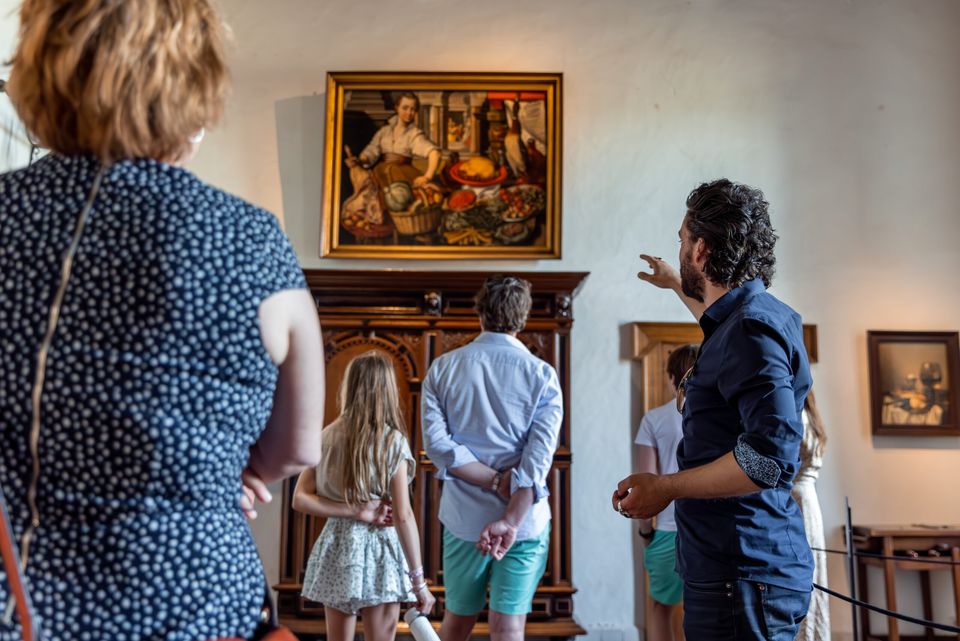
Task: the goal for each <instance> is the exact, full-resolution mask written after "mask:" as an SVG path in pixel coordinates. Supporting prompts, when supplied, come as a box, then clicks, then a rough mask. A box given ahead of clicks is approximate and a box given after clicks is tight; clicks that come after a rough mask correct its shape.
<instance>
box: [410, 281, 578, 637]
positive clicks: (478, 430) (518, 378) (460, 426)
mask: <svg viewBox="0 0 960 641" xmlns="http://www.w3.org/2000/svg"><path fill="white" fill-rule="evenodd" d="M530 306H531V297H530V283H528V282H527V281H525V280H523V279H520V278H515V277H512V276H494V277H492V278H489V279H487V281H486V282H485V283H484V285H483V288H482V289H481V290H480V292H479V293H478V294H477V297H476V305H475V309H476V311H477V314H478V315H479V316H480V326H481V328H482V329H483V333H482V334H480V336H478V337H477V338H476V339H475V340H474V341H473V342H472V343H470V344H468V345H466V346H464V347H461V348H460V349H457V350H454V351H452V352H449V353H447V354H444V355H443V356H441V357H440V358H438V359H437V360H436V361H435V362H434V363H433V365H432V366H431V367H430V371H429V372H428V373H427V377H426V379H425V380H424V382H423V389H422V399H423V400H422V417H423V418H422V424H423V444H424V447H425V448H426V450H427V454H428V455H429V456H430V460H431V461H432V462H433V464H434V465H435V466H436V467H437V478H438V479H440V480H442V481H443V482H444V483H443V492H442V496H441V498H440V521H441V523H443V525H444V534H443V573H444V586H445V595H446V599H445V605H446V612H445V614H444V618H443V626H442V627H441V629H440V637H441V638H442V639H444V641H465V640H466V639H467V638H468V637H469V636H470V633H471V631H472V630H473V626H474V624H475V623H476V620H477V614H478V613H479V612H480V610H482V609H483V606H484V603H485V601H486V592H487V588H488V586H489V588H490V637H491V640H492V641H520V640H522V639H523V629H524V624H525V623H526V616H527V613H528V612H530V610H531V604H532V600H533V595H534V592H535V591H536V587H537V584H538V583H539V582H540V578H541V577H542V576H543V571H544V569H545V567H546V561H547V550H548V547H549V545H548V543H549V536H550V505H549V503H548V501H547V500H546V499H547V495H548V491H547V485H546V480H547V475H548V474H549V472H550V467H551V465H552V463H553V452H554V450H555V449H556V447H557V439H558V437H559V434H560V424H561V422H562V420H563V397H562V394H561V391H560V382H559V379H558V378H557V373H556V371H555V370H554V369H553V367H552V366H550V365H549V364H548V363H546V362H544V361H542V360H541V359H539V358H537V357H536V356H534V355H532V354H531V353H530V351H529V350H528V349H527V348H526V347H525V346H524V345H523V343H521V342H520V341H519V340H517V338H516V334H517V332H519V331H520V330H522V329H523V327H524V325H526V322H527V316H528V315H529V313H530Z"/></svg>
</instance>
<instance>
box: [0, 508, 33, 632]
mask: <svg viewBox="0 0 960 641" xmlns="http://www.w3.org/2000/svg"><path fill="white" fill-rule="evenodd" d="M0 556H2V557H3V569H4V572H5V573H6V575H7V585H9V586H10V598H11V599H13V602H14V603H15V604H16V612H17V617H18V618H19V619H20V627H21V628H22V630H23V641H36V640H37V639H39V638H40V637H39V635H38V634H37V632H36V629H35V628H34V619H33V606H32V604H31V603H30V594H29V593H28V592H27V587H26V585H25V584H24V579H23V574H21V572H20V554H19V553H18V552H17V546H16V545H14V538H13V528H12V527H11V526H10V518H9V517H8V516H7V503H6V501H5V500H4V498H3V491H2V490H0Z"/></svg>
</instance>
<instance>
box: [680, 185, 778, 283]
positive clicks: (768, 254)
mask: <svg viewBox="0 0 960 641" xmlns="http://www.w3.org/2000/svg"><path fill="white" fill-rule="evenodd" d="M769 207H770V204H769V203H768V202H767V200H766V198H765V197H764V195H763V192H762V191H760V190H759V189H754V188H753V187H750V186H748V185H743V184H739V183H734V182H731V181H729V180H727V179H726V178H721V179H719V180H714V181H713V182H709V183H703V184H702V185H700V186H699V187H697V188H696V189H694V190H693V191H691V192H690V195H689V196H688V197H687V215H686V218H685V219H684V226H685V227H686V229H687V232H688V233H689V234H690V241H691V242H696V241H697V240H700V239H703V241H704V243H705V244H706V246H707V250H708V253H707V257H706V263H705V265H704V272H705V275H706V277H707V278H709V279H710V280H711V281H713V282H714V283H715V284H717V285H719V286H721V287H725V288H728V289H732V288H734V287H739V286H740V285H742V284H743V283H745V282H747V281H748V280H753V279H754V278H761V279H762V280H763V284H764V285H766V286H767V287H770V283H771V281H772V280H773V273H774V266H775V265H776V258H775V257H774V255H773V248H774V245H776V243H777V235H776V234H775V233H774V231H773V227H772V226H771V225H770V213H769ZM683 263H687V261H686V260H684V261H683ZM685 271H689V269H688V270H684V269H683V264H681V275H683V274H684V272H685ZM686 275H687V276H688V280H689V277H690V276H691V275H690V274H686ZM693 280H696V277H693ZM690 284H691V285H693V287H692V290H693V291H692V293H691V292H687V291H684V293H685V294H687V295H688V296H691V297H692V298H695V299H698V300H702V292H701V291H699V290H700V289H702V287H698V286H697V285H698V284H697V283H690Z"/></svg>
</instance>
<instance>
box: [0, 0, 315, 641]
mask: <svg viewBox="0 0 960 641" xmlns="http://www.w3.org/2000/svg"><path fill="white" fill-rule="evenodd" d="M20 22H21V24H20V32H19V42H18V45H17V48H16V51H15V53H14V57H13V66H12V70H11V76H10V80H9V82H8V83H7V85H6V91H7V93H9V95H10V99H11V101H12V103H13V105H14V107H15V108H16V110H17V113H18V115H19V117H20V118H21V120H22V121H23V122H24V124H25V126H26V128H27V129H28V130H29V131H30V133H31V134H32V136H33V138H34V139H35V140H37V141H39V143H40V144H41V145H42V146H44V147H46V148H47V149H49V150H50V151H51V153H50V154H49V155H47V156H46V157H44V158H43V159H42V160H40V161H39V162H36V163H34V164H33V165H31V166H30V167H28V168H26V169H22V170H19V171H14V172H10V173H6V174H3V175H0V274H2V275H3V277H2V278H0V353H2V354H3V358H2V359H0V443H2V447H0V486H2V489H3V492H4V494H5V495H6V498H7V502H8V505H9V508H10V520H11V522H12V529H13V535H14V537H15V539H16V542H17V545H18V546H19V549H20V553H21V554H20V556H21V567H22V568H23V571H24V574H25V576H26V583H27V585H28V587H29V590H30V593H31V596H32V601H33V603H34V605H35V608H36V618H37V621H36V623H38V624H39V628H40V636H41V637H42V638H43V639H45V640H46V641H58V640H64V641H78V640H82V639H107V638H109V639H113V640H116V641H126V640H129V641H141V640H150V641H174V640H177V641H194V640H200V639H217V638H237V639H251V638H253V637H254V636H255V635H256V633H257V631H256V628H257V626H258V622H259V620H260V615H261V609H262V606H263V603H264V596H265V580H264V575H263V568H262V566H261V563H260V558H259V555H258V553H257V548H256V546H255V545H254V541H253V538H252V536H251V533H250V529H249V527H248V525H247V523H246V521H245V519H244V512H245V511H247V513H248V515H252V507H253V506H252V504H251V503H250V501H249V499H245V501H244V502H243V503H241V496H242V494H243V492H244V489H245V488H246V489H245V491H246V492H248V493H250V494H253V493H255V494H256V495H257V496H259V497H260V498H261V499H267V498H268V497H269V493H268V492H267V491H266V487H265V484H266V483H270V482H272V481H275V480H278V479H281V478H284V477H286V476H289V475H292V474H296V473H298V472H299V471H301V470H302V469H304V468H306V467H309V466H311V465H314V464H316V462H317V460H318V458H319V453H320V425H321V424H322V420H323V418H322V417H323V402H322V399H323V392H322V390H323V365H322V363H323V358H322V344H321V340H320V331H319V324H318V322H317V315H316V311H315V308H314V305H313V301H312V299H311V297H310V295H309V293H308V292H307V290H306V289H305V282H304V278H303V273H302V271H301V270H300V267H299V265H298V263H297V258H296V255H295V254H294V252H293V250H292V248H291V247H290V244H289V242H288V241H287V239H286V237H285V235H284V233H283V231H282V229H281V228H280V226H279V224H278V221H277V220H276V218H275V217H274V216H272V215H271V214H270V213H269V212H266V211H263V210H261V209H258V208H256V207H254V206H252V205H250V204H247V203H245V202H243V201H242V200H240V199H238V198H236V197H233V196H230V195H228V194H226V193H224V192H222V191H220V190H218V189H215V188H214V187H211V186H209V185H206V184H204V183H203V182H201V181H200V180H198V179H197V178H196V177H195V176H194V175H193V174H191V173H190V172H188V171H187V170H185V169H183V168H182V165H183V164H184V163H185V162H187V160H188V159H190V158H191V157H192V156H193V154H194V153H195V151H196V149H197V146H198V145H199V143H200V140H201V138H202V134H203V131H204V128H205V127H210V126H212V125H214V124H215V123H216V121H217V118H218V117H219V115H220V113H221V111H222V110H223V102H224V96H225V93H226V87H227V69H226V66H225V62H224V52H223V41H224V26H223V25H222V24H221V22H220V18H219V17H218V15H217V13H216V12H215V10H214V8H213V7H212V6H211V4H210V2H208V1H207V0H123V1H122V2H117V1H112V0H83V1H77V2H63V1H62V0H25V1H24V2H23V3H22V8H21V11H20ZM241 477H243V479H244V481H243V482H242V481H241ZM241 505H243V506H244V507H243V508H241ZM7 589H8V588H7V585H6V582H3V581H0V602H2V605H4V606H7V603H8V597H9V595H8V593H7ZM10 612H11V610H10V609H9V608H8V607H5V608H4V611H3V612H2V613H0V640H3V641H9V640H11V639H19V638H20V631H21V630H20V628H21V626H20V623H19V620H18V618H16V617H14V616H12V615H11V613H10Z"/></svg>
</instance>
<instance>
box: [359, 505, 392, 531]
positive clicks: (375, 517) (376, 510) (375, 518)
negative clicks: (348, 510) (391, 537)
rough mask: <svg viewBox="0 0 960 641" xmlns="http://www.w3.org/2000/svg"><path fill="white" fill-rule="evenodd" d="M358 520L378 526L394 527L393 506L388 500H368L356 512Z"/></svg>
mask: <svg viewBox="0 0 960 641" xmlns="http://www.w3.org/2000/svg"><path fill="white" fill-rule="evenodd" d="M356 516H357V520H358V521H363V522H364V523H369V524H370V525H375V526H377V527H393V506H391V505H390V503H388V502H386V501H368V502H367V503H364V504H363V505H361V506H360V507H359V508H358V510H357V512H356Z"/></svg>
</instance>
